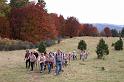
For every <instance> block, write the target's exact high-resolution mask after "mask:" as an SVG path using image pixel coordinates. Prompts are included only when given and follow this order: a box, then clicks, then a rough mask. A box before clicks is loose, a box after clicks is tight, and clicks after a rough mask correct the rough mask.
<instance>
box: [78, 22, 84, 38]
mask: <svg viewBox="0 0 124 82" xmlns="http://www.w3.org/2000/svg"><path fill="white" fill-rule="evenodd" d="M78 36H84V26H83V24H80V27H79V29H78Z"/></svg>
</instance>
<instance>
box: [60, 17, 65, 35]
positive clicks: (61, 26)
mask: <svg viewBox="0 0 124 82" xmlns="http://www.w3.org/2000/svg"><path fill="white" fill-rule="evenodd" d="M58 35H59V37H65V19H64V17H63V16H62V15H60V16H59V27H58Z"/></svg>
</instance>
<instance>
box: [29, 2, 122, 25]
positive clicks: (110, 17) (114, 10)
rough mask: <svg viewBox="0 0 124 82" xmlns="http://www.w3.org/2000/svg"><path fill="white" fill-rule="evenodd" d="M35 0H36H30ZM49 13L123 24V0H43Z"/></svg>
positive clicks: (88, 20) (84, 21)
mask: <svg viewBox="0 0 124 82" xmlns="http://www.w3.org/2000/svg"><path fill="white" fill-rule="evenodd" d="M30 1H37V0H30ZM45 2H46V6H47V9H48V12H49V13H57V14H62V15H63V16H64V17H65V18H66V17H68V16H75V17H76V18H78V20H79V21H80V22H81V23H111V24H123V25H124V0H45Z"/></svg>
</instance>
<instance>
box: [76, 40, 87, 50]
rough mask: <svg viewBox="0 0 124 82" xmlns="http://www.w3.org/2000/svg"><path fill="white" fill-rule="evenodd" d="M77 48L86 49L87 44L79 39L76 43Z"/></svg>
mask: <svg viewBox="0 0 124 82" xmlns="http://www.w3.org/2000/svg"><path fill="white" fill-rule="evenodd" d="M78 49H80V50H86V49H87V44H86V42H85V41H84V40H81V41H80V42H79V43H78Z"/></svg>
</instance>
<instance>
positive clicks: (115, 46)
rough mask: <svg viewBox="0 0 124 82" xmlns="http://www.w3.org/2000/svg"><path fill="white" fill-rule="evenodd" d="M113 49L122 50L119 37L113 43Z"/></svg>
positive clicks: (121, 41) (121, 42)
mask: <svg viewBox="0 0 124 82" xmlns="http://www.w3.org/2000/svg"><path fill="white" fill-rule="evenodd" d="M114 49H115V50H123V40H122V39H121V38H120V39H119V40H118V41H117V42H115V43H114Z"/></svg>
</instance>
